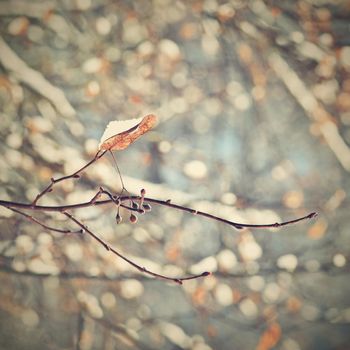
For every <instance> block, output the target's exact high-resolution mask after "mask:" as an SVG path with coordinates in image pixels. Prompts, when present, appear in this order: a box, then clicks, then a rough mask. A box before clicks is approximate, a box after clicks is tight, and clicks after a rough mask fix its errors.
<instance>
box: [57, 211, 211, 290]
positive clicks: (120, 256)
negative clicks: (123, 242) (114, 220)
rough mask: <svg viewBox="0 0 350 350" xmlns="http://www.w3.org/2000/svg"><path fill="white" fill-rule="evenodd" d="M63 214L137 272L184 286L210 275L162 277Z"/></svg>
mask: <svg viewBox="0 0 350 350" xmlns="http://www.w3.org/2000/svg"><path fill="white" fill-rule="evenodd" d="M63 214H64V215H66V216H67V217H68V218H69V219H70V220H72V221H73V222H75V223H76V224H77V225H78V226H80V227H81V228H82V229H83V230H84V232H86V233H87V234H89V235H90V236H91V237H92V238H93V239H94V240H96V241H97V242H99V243H100V244H101V245H102V246H103V247H104V248H105V249H106V250H108V251H110V252H112V253H113V254H115V255H117V256H118V257H119V258H121V259H123V260H124V261H126V262H127V263H128V264H130V265H131V266H133V267H135V268H136V269H137V270H139V271H140V272H142V273H145V274H147V275H150V276H153V277H156V278H160V279H164V280H167V281H172V282H176V283H178V284H182V281H188V280H191V279H196V278H200V277H205V276H208V275H210V272H203V273H201V274H199V275H194V276H189V277H180V278H174V277H169V276H165V275H162V274H159V273H156V272H153V271H150V270H148V269H147V268H145V267H143V266H140V265H138V264H136V263H135V262H134V261H132V260H130V259H129V258H127V257H126V256H124V255H123V254H121V253H119V252H118V251H117V250H116V249H115V248H113V247H112V246H111V245H109V244H108V243H107V242H106V241H104V240H103V239H102V238H101V237H99V236H97V235H96V234H95V233H93V232H92V231H91V230H90V229H89V228H88V227H87V226H86V225H84V224H83V223H81V222H80V221H79V220H78V219H76V218H75V217H74V216H73V215H72V214H70V213H68V212H67V211H64V212H63Z"/></svg>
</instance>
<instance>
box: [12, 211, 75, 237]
mask: <svg viewBox="0 0 350 350" xmlns="http://www.w3.org/2000/svg"><path fill="white" fill-rule="evenodd" d="M8 209H10V210H12V211H14V212H16V213H18V214H21V215H23V216H24V217H26V218H27V219H28V220H30V221H33V222H34V223H36V224H38V225H40V226H41V227H43V228H45V229H46V230H50V231H54V232H59V233H82V231H81V230H78V231H72V230H69V229H68V230H62V229H59V228H55V227H52V226H48V225H46V224H44V223H42V222H41V221H39V220H38V219H37V218H35V217H33V216H31V215H28V214H26V213H24V212H23V211H20V210H18V209H15V208H11V207H8Z"/></svg>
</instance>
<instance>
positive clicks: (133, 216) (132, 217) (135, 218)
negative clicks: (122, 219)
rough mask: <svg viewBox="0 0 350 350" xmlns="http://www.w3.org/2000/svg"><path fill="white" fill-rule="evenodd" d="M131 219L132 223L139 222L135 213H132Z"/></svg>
mask: <svg viewBox="0 0 350 350" xmlns="http://www.w3.org/2000/svg"><path fill="white" fill-rule="evenodd" d="M129 220H130V222H131V223H132V224H135V223H136V222H137V220H138V219H137V216H136V215H135V214H132V213H131V214H130V218H129Z"/></svg>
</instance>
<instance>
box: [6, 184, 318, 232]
mask: <svg viewBox="0 0 350 350" xmlns="http://www.w3.org/2000/svg"><path fill="white" fill-rule="evenodd" d="M103 193H105V194H107V195H108V196H110V195H111V194H110V193H109V192H108V191H106V190H105V191H104V192H103ZM111 196H112V195H111ZM94 198H95V196H94ZM118 199H119V201H120V203H123V202H125V201H130V200H140V199H141V197H140V196H122V197H118ZM144 201H145V202H150V203H153V204H158V205H163V206H166V207H169V208H173V209H177V210H181V211H186V212H188V213H191V214H193V215H198V216H204V217H206V218H208V219H211V220H215V221H219V222H222V223H224V224H226V225H230V226H233V227H235V228H236V229H243V228H254V229H265V228H278V227H282V226H287V225H293V224H296V223H298V222H301V221H304V220H308V219H313V218H315V217H316V216H317V213H316V212H312V213H309V214H307V215H305V216H303V217H300V218H296V219H292V220H288V221H282V222H275V223H267V224H248V223H242V222H235V221H230V220H226V219H224V218H221V217H219V216H215V215H212V214H209V213H206V212H203V211H199V210H195V209H192V208H188V207H185V206H182V205H177V204H173V203H171V202H169V201H168V200H166V201H163V200H160V199H155V198H150V197H144ZM113 202H114V203H115V202H116V199H108V200H101V201H88V202H82V203H77V204H69V205H60V206H46V205H35V206H33V205H32V204H26V203H18V202H11V201H4V200H0V205H1V206H3V207H6V208H9V209H10V208H20V209H28V210H36V211H47V212H62V211H64V210H73V209H79V208H86V207H90V206H94V205H106V204H110V203H113ZM120 205H121V206H122V207H124V208H126V209H128V210H132V211H136V212H139V209H135V208H132V207H129V206H126V205H124V204H120Z"/></svg>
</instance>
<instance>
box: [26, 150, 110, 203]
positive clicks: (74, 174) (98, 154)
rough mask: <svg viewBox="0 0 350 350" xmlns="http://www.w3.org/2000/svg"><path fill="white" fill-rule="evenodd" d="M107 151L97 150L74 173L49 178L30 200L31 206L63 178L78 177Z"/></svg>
mask: <svg viewBox="0 0 350 350" xmlns="http://www.w3.org/2000/svg"><path fill="white" fill-rule="evenodd" d="M106 152H107V151H102V152H101V151H98V152H97V153H96V155H95V157H94V158H93V159H91V160H90V161H89V162H88V163H86V164H85V165H84V166H83V167H81V168H80V169H79V170H77V171H75V172H74V173H72V174H70V175H66V176H62V177H60V178H58V179H54V178H53V177H52V178H51V182H50V184H49V185H48V186H47V187H46V188H44V189H43V190H42V191H41V192H40V193H39V194H38V195H37V196H36V197H35V199H34V200H33V202H32V206H36V203H37V202H38V200H39V199H40V198H41V197H43V196H44V195H45V194H46V193H49V192H51V191H52V188H53V186H54V185H55V184H57V183H59V182H61V181H64V180H68V179H78V178H79V177H80V175H79V174H80V173H81V172H82V171H83V170H85V169H86V168H88V167H89V166H90V165H91V164H93V163H95V162H96V161H97V160H98V159H100V158H101V157H103V156H104V155H105V153H106Z"/></svg>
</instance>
